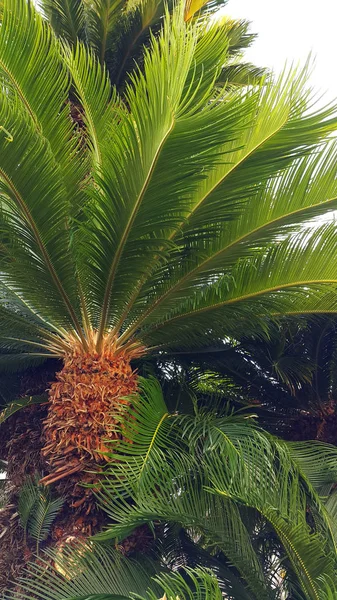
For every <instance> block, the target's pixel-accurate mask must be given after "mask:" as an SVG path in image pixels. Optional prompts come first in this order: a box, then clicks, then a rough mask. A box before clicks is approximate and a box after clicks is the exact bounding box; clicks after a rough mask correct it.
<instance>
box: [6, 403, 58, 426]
mask: <svg viewBox="0 0 337 600" xmlns="http://www.w3.org/2000/svg"><path fill="white" fill-rule="evenodd" d="M45 402H47V397H46V396H24V397H23V398H17V399H16V400H14V401H13V402H11V403H10V404H8V405H7V406H6V407H5V408H4V409H3V410H2V411H1V412H0V425H1V424H2V423H3V422H4V421H6V420H7V419H9V417H11V416H12V415H14V414H15V413H16V412H17V411H18V410H21V409H22V408H26V407H27V406H32V404H43V403H45Z"/></svg>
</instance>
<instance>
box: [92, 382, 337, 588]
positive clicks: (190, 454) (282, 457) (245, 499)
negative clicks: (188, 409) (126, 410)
mask: <svg viewBox="0 0 337 600" xmlns="http://www.w3.org/2000/svg"><path fill="white" fill-rule="evenodd" d="M143 389H146V390H147V394H152V396H153V398H154V407H153V411H152V415H153V417H152V418H153V429H156V431H157V438H156V440H157V441H156V442H155V444H156V446H157V448H158V449H164V448H165V452H162V453H161V454H160V453H158V452H154V451H153V450H154V443H153V439H154V438H153V436H152V437H151V436H148V439H147V442H146V444H144V441H145V437H143V436H141V437H140V442H139V445H138V441H137V435H136V430H137V419H139V416H138V415H137V410H138V413H139V415H142V417H141V418H140V419H139V420H140V427H141V430H142V425H141V424H142V418H144V417H147V418H148V419H149V413H150V411H151V405H150V404H149V402H148V400H147V401H146V402H145V403H143V402H141V403H140V404H139V405H138V409H136V410H132V409H131V412H130V416H131V419H130V422H132V425H131V426H130V424H129V421H126V423H127V425H126V427H127V430H126V432H125V435H127V436H129V435H130V436H131V437H130V439H131V440H132V447H133V450H134V455H135V456H136V457H137V460H138V456H139V452H140V455H141V456H142V457H143V460H144V457H146V458H147V461H146V462H144V463H143V464H144V470H145V471H146V472H147V477H146V478H145V477H144V478H143V481H142V484H143V485H141V486H140V485H139V478H138V473H139V471H137V469H135V468H134V464H135V462H133V461H132V458H131V459H125V457H124V446H123V444H122V446H121V447H120V449H119V447H118V446H117V447H116V449H115V451H114V453H113V456H114V458H115V459H117V460H115V463H114V464H112V465H111V466H109V467H108V468H107V478H106V480H105V481H104V482H103V484H102V489H101V491H100V493H99V498H100V504H101V506H102V508H103V509H104V510H105V511H107V513H108V514H109V515H110V517H111V519H112V521H113V522H112V524H111V526H110V527H109V528H108V529H107V530H106V531H105V532H102V533H100V534H98V535H97V536H96V538H97V539H98V540H102V541H103V540H109V539H113V538H117V539H120V538H123V537H125V536H127V535H129V534H130V532H131V531H132V530H133V529H134V528H136V527H138V526H139V525H141V524H143V523H149V524H151V523H152V522H153V521H158V520H160V521H163V522H166V521H168V522H171V523H172V522H173V523H179V524H180V525H181V526H182V527H184V528H185V529H187V530H189V531H192V532H193V536H197V537H198V536H200V535H202V539H203V547H204V548H207V547H209V546H208V545H211V546H212V547H213V548H214V546H216V547H218V548H220V549H221V551H222V552H223V553H224V554H225V555H226V556H228V558H229V559H230V561H231V563H232V564H234V565H235V567H236V569H238V571H239V572H240V576H241V577H242V578H243V579H244V580H245V581H246V583H247V585H248V586H249V589H250V591H251V592H253V593H257V594H258V595H259V596H261V597H266V598H268V597H269V595H268V594H269V592H268V585H269V584H268V579H265V576H263V575H262V573H261V571H260V567H259V558H258V556H257V555H256V554H255V551H254V546H252V545H251V542H250V539H249V535H248V532H247V529H246V527H245V525H244V522H243V521H242V520H241V517H240V513H239V512H238V507H239V506H241V505H244V506H246V507H247V509H248V510H250V511H252V510H253V511H257V512H258V513H260V514H261V517H262V518H263V519H264V520H265V521H266V522H267V523H269V525H270V526H271V527H272V529H273V531H274V532H275V535H276V536H277V538H278V539H279V540H280V543H281V544H282V547H283V548H284V551H285V553H286V556H287V558H288V560H289V561H290V564H291V565H292V568H293V570H294V573H296V577H297V579H298V581H299V582H300V586H301V589H302V590H303V591H304V594H305V598H309V599H312V598H319V577H320V576H323V575H324V577H326V578H327V579H328V578H329V577H333V573H334V569H335V563H334V558H333V552H334V543H333V534H334V532H333V528H332V523H331V518H332V515H331V517H330V516H329V515H327V511H326V509H325V507H324V505H323V503H322V502H321V500H320V498H319V496H318V494H317V493H316V492H315V490H314V487H313V485H315V483H316V484H317V483H321V482H322V481H325V482H326V481H330V482H331V481H332V480H335V475H334V474H333V473H332V472H330V474H329V466H328V465H325V466H324V467H323V471H324V473H325V476H323V474H322V476H321V481H320V482H317V481H316V482H315V477H317V473H318V472H319V465H318V466H317V469H316V474H315V473H314V467H312V470H311V473H310V470H309V468H306V467H305V464H306V462H309V454H310V453H311V462H314V461H315V456H316V457H317V459H318V460H317V463H319V464H322V463H321V462H320V460H319V459H320V456H321V455H322V446H321V445H319V444H318V445H317V446H316V445H315V444H308V447H307V448H306V444H305V443H303V444H302V446H301V447H300V446H299V445H296V444H295V445H294V444H290V445H288V444H286V443H285V442H283V441H279V440H277V439H276V438H273V437H272V436H270V435H268V434H266V433H265V432H263V431H262V430H260V429H259V428H258V427H257V426H256V424H255V423H254V421H253V420H252V419H251V418H250V419H249V418H248V417H249V416H248V415H235V414H227V415H224V416H219V415H217V414H215V413H212V412H207V411H206V410H204V411H201V412H198V413H197V415H196V416H195V417H192V416H180V415H176V416H175V417H174V418H175V423H174V427H172V428H171V429H170V428H167V427H165V426H163V419H162V415H163V414H165V413H164V412H163V411H164V410H165V408H163V409H162V412H161V413H158V409H157V408H156V405H157V406H158V400H157V401H156V397H157V398H158V390H157V389H156V388H155V386H153V383H151V384H150V386H149V387H147V383H145V384H144V383H143ZM156 414H157V418H156V420H157V427H156V428H155V415H156ZM158 432H159V434H160V435H158ZM165 437H166V440H165ZM175 440H177V441H176V445H178V444H179V452H178V451H176V450H175V444H174V442H175ZM178 440H180V441H178ZM181 440H182V441H183V444H182V443H181ZM328 448H330V447H328ZM296 450H297V453H296ZM334 450H335V449H334V448H332V447H331V448H330V451H331V463H333V461H334ZM119 452H120V454H119ZM315 453H316V454H315ZM120 457H121V459H122V460H120ZM123 457H124V459H123ZM139 462H140V461H139ZM140 464H141V462H140ZM303 465H304V466H303ZM307 473H309V474H307ZM311 480H312V483H311ZM116 481H117V482H118V486H116ZM123 482H124V491H123ZM116 490H117V493H116ZM124 493H126V494H127V495H131V497H132V500H133V504H131V505H130V502H129V501H128V500H126V499H125V498H124ZM168 499H169V500H168ZM308 513H309V514H310V515H311V517H312V519H313V521H314V525H309V522H308ZM199 539H200V538H199ZM233 540H236V541H237V540H240V543H239V544H237V543H235V544H233ZM243 549H244V550H243ZM259 573H260V575H259Z"/></svg>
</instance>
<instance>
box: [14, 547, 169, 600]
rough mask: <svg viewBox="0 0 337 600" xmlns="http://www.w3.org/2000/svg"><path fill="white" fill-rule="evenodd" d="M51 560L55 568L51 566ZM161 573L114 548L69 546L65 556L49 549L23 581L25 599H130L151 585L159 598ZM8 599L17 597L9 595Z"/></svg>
mask: <svg viewBox="0 0 337 600" xmlns="http://www.w3.org/2000/svg"><path fill="white" fill-rule="evenodd" d="M50 559H52V561H53V562H54V565H55V566H54V567H51V566H50ZM156 572H158V568H157V565H156V564H155V563H153V562H151V561H150V560H144V561H140V562H136V561H135V560H132V559H127V558H125V557H123V556H122V555H121V554H120V553H119V552H117V551H116V550H115V549H113V548H108V547H104V546H102V545H100V544H94V545H93V544H92V543H87V544H83V543H80V544H79V545H78V546H77V547H76V548H71V547H66V548H64V550H63V551H62V553H58V552H56V551H54V550H48V551H46V552H45V553H44V556H41V557H40V559H39V564H37V563H32V564H31V565H29V567H28V568H27V572H26V574H25V575H24V576H23V577H22V578H21V579H20V586H21V590H22V591H21V592H20V594H21V596H20V597H21V598H25V599H27V600H28V599H30V598H39V599H40V600H64V599H65V598H88V597H91V596H95V595H104V596H107V595H108V596H110V595H117V596H122V597H127V598H129V597H130V596H131V593H133V594H137V593H140V594H144V595H145V594H146V591H147V589H148V587H149V586H150V585H152V587H153V589H154V590H156V592H157V595H159V593H158V592H159V591H160V587H159V586H158V585H156V584H155V583H151V578H152V576H153V575H155V573H156ZM6 598H7V599H8V600H9V599H14V598H16V595H15V592H14V593H7V595H6Z"/></svg>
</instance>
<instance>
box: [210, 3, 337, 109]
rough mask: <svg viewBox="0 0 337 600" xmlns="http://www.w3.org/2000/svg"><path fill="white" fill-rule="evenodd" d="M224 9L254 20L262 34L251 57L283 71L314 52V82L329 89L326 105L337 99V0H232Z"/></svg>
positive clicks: (255, 29) (253, 25) (318, 87)
mask: <svg viewBox="0 0 337 600" xmlns="http://www.w3.org/2000/svg"><path fill="white" fill-rule="evenodd" d="M222 10H223V11H224V12H225V13H226V14H227V15H228V16H230V17H233V18H243V19H246V20H248V21H250V22H251V27H250V31H251V32H252V33H257V34H258V37H257V39H256V40H255V42H254V44H253V46H252V47H251V48H250V49H248V50H247V52H246V55H245V56H246V58H247V60H249V61H250V62H253V63H255V64H256V65H258V66H266V67H272V68H273V69H274V70H275V71H277V72H279V71H281V70H282V67H283V66H284V63H285V61H287V62H288V61H289V62H290V63H291V62H294V63H296V64H297V63H298V62H299V61H300V64H303V63H304V62H305V60H306V58H307V57H308V55H309V53H310V52H312V55H313V57H314V58H315V67H314V71H313V73H312V76H311V79H310V82H311V85H312V86H313V87H314V88H315V89H316V90H317V91H319V92H321V93H323V92H325V96H324V102H323V103H324V104H325V103H327V102H328V101H331V100H335V99H336V100H337V0H318V1H317V0H229V1H228V3H227V5H226V7H225V8H224V9H222Z"/></svg>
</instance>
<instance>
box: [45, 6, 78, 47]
mask: <svg viewBox="0 0 337 600" xmlns="http://www.w3.org/2000/svg"><path fill="white" fill-rule="evenodd" d="M39 5H40V6H41V8H42V10H43V13H44V15H45V16H46V18H47V19H48V21H49V23H50V25H51V27H52V28H53V31H54V32H55V34H56V35H57V36H59V37H62V38H63V39H65V40H67V41H69V42H71V43H73V44H76V42H77V39H78V38H79V37H80V36H81V35H83V28H84V27H85V25H87V24H86V23H85V14H86V5H85V3H84V2H83V0H40V2H39Z"/></svg>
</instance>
